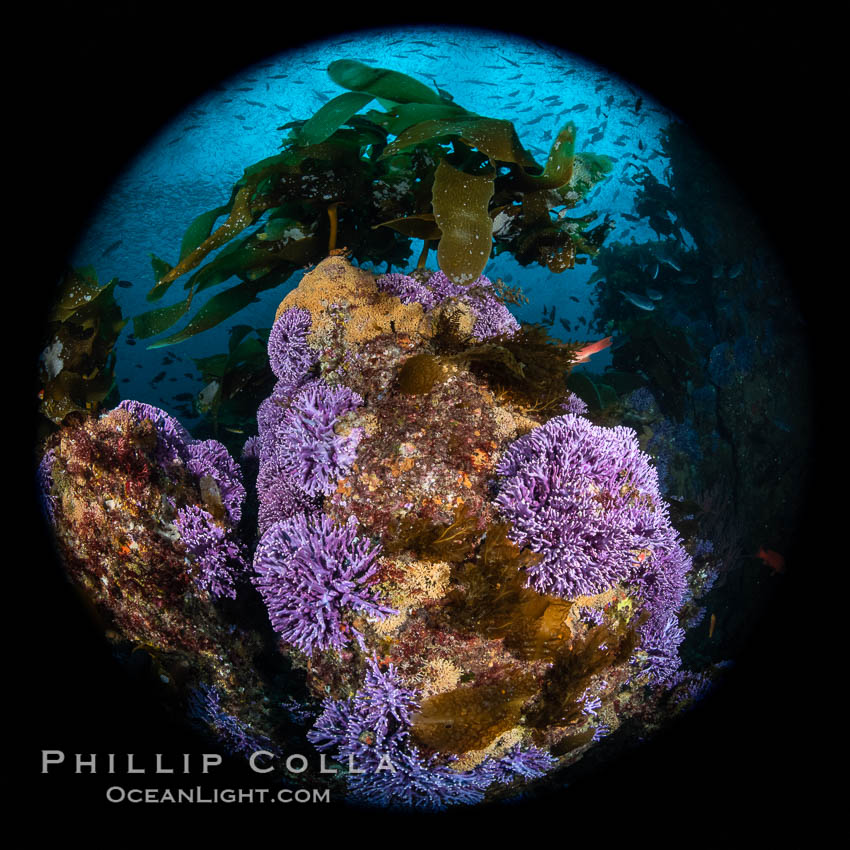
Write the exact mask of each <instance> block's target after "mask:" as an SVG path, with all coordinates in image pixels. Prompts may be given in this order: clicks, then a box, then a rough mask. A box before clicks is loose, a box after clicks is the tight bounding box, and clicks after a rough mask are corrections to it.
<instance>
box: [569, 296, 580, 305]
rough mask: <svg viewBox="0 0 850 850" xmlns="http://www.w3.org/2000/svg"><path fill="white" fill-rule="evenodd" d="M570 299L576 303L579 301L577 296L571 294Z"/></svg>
mask: <svg viewBox="0 0 850 850" xmlns="http://www.w3.org/2000/svg"><path fill="white" fill-rule="evenodd" d="M570 301H575V302H576V304H578V303H579V299H578V298H576V296H575V295H571V296H570Z"/></svg>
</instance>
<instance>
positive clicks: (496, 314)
mask: <svg viewBox="0 0 850 850" xmlns="http://www.w3.org/2000/svg"><path fill="white" fill-rule="evenodd" d="M469 303H470V305H471V306H472V312H473V315H474V316H475V324H474V326H473V328H472V335H473V336H475V337H477V338H478V339H480V340H485V339H491V338H492V337H494V336H501V335H502V334H507V335H508V336H513V335H514V334H515V333H516V332H517V331H518V330H519V322H518V321H517V320H516V319H515V318H514V315H513V313H511V311H510V310H508V308H507V307H505V305H504V304H502V302H501V301H499V300H498V299H497V298H496V296H495V295H492V294H491V293H489V292H485V293H482V294H481V295H479V296H478V297H476V298H471V297H470V298H469Z"/></svg>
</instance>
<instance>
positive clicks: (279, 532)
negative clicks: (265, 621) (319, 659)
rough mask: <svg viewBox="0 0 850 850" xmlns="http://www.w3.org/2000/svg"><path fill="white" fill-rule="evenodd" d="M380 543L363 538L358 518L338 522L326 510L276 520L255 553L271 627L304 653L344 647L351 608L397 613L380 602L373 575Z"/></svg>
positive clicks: (369, 612) (378, 614) (381, 615)
mask: <svg viewBox="0 0 850 850" xmlns="http://www.w3.org/2000/svg"><path fill="white" fill-rule="evenodd" d="M380 551H381V547H380V545H379V544H373V543H372V542H371V541H370V540H368V539H366V538H363V537H358V535H357V520H356V519H355V518H354V517H350V518H349V520H348V522H347V523H346V524H345V525H337V524H336V523H335V522H333V520H331V519H330V518H329V517H327V516H326V515H325V514H319V515H308V514H297V515H296V516H294V517H291V518H290V519H285V520H281V521H280V522H276V523H275V524H274V525H272V526H271V527H270V528H269V529H268V531H266V533H265V534H264V535H263V537H262V539H261V540H260V543H259V545H258V546H257V551H256V553H255V554H254V570H255V572H256V573H257V578H255V580H254V582H255V584H256V586H257V588H258V589H259V591H260V593H261V595H262V597H263V600H264V601H265V604H266V608H267V609H268V613H269V619H270V620H271V623H272V626H273V627H274V629H275V631H277V632H278V634H280V636H281V637H282V638H283V639H284V640H286V641H288V642H289V643H291V644H294V645H295V646H296V647H298V649H300V650H301V651H302V652H305V653H308V654H312V653H313V651H314V650H317V649H327V648H329V647H333V648H335V649H341V648H342V647H343V646H344V645H345V644H346V643H347V641H348V638H349V636H350V635H349V634H347V633H346V631H344V627H345V628H347V629H348V631H349V632H350V634H352V635H353V636H354V637H355V639H356V640H357V641H358V642H359V643H361V645H362V643H363V638H362V637H361V635H360V633H359V632H358V631H357V630H356V629H354V628H353V627H350V626H347V624H346V622H345V616H346V614H347V613H348V612H349V611H357V612H359V613H361V614H364V615H366V616H371V617H377V618H378V619H383V618H384V617H385V616H387V615H388V614H394V613H395V611H394V610H393V609H392V608H388V607H387V606H385V605H382V604H381V603H380V602H379V601H378V594H377V591H376V590H375V589H374V588H372V587H371V586H370V585H371V583H372V582H371V579H372V577H373V576H374V574H375V572H376V570H377V558H378V555H379V554H380Z"/></svg>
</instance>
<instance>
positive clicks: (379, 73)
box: [328, 59, 445, 105]
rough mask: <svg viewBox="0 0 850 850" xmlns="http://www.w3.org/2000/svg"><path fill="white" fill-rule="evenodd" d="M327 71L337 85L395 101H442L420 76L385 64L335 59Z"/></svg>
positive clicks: (441, 103)
mask: <svg viewBox="0 0 850 850" xmlns="http://www.w3.org/2000/svg"><path fill="white" fill-rule="evenodd" d="M328 75H329V76H330V78H331V79H332V80H333V81H334V82H335V83H336V84H337V85H339V86H342V87H343V88H344V89H349V90H351V91H359V92H368V93H369V94H371V95H373V96H374V97H377V98H382V99H384V100H390V101H394V102H395V103H434V104H440V105H444V104H445V101H443V99H442V98H441V97H440V96H439V95H438V94H437V93H436V92H434V91H432V90H431V89H430V88H428V86H426V85H425V84H424V83H420V82H419V80H415V79H413V77H408V76H407V74H402V73H400V72H399V71H391V70H389V69H388V68H370V67H369V66H368V65H364V64H363V62H358V61H357V60H355V59H337V60H336V61H334V62H331V64H330V65H328Z"/></svg>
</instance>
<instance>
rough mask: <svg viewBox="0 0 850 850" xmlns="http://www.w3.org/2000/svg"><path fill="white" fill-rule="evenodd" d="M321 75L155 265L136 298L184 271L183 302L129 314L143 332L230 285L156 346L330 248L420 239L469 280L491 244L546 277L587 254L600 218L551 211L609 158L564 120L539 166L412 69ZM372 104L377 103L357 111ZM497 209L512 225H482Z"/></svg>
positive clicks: (382, 255) (192, 330) (510, 134)
mask: <svg viewBox="0 0 850 850" xmlns="http://www.w3.org/2000/svg"><path fill="white" fill-rule="evenodd" d="M328 74H329V76H330V78H331V80H333V81H334V82H335V83H337V84H338V85H340V86H341V87H343V88H344V89H347V91H346V92H344V93H342V94H340V95H338V96H337V97H335V98H333V99H331V100H329V101H328V102H327V103H325V104H324V105H323V106H322V107H321V108H320V109H319V110H318V111H317V112H316V113H315V114H314V115H313V116H312V117H310V118H308V119H306V120H299V121H291V122H289V123H287V124H285V125H283V127H281V128H280V129H282V130H287V131H289V135H288V136H287V137H286V138H285V139H284V141H283V149H282V150H281V152H280V153H278V154H275V155H274V156H270V157H267V158H265V159H263V160H261V161H259V162H257V163H254V164H253V165H249V166H248V167H247V168H245V170H244V173H243V175H242V177H241V178H240V179H239V180H238V181H237V182H236V184H235V185H234V186H233V187H232V190H231V193H230V198H229V200H228V202H227V203H226V204H223V205H221V206H218V207H215V208H213V209H211V210H208V211H206V212H203V213H201V214H200V215H198V216H197V217H196V218H195V219H194V220H193V221H192V222H191V223H190V225H189V227H188V228H187V230H186V232H185V234H184V236H183V239H182V241H181V245H180V252H179V257H178V259H177V263H176V264H175V265H174V266H173V267H172V266H171V265H169V264H168V263H165V262H163V261H161V260H158V261H157V262H156V263H155V264H154V268H155V275H156V283H155V285H154V287H153V289H152V290H151V291H150V292H149V293H148V299H149V300H151V301H156V300H158V299H160V298H162V297H163V295H164V294H165V293H166V292H167V291H168V289H169V288H170V286H171V284H172V283H173V282H174V281H175V280H177V279H178V278H181V277H184V276H185V277H186V281H185V283H184V288H185V289H186V290H188V295H187V297H186V299H185V302H184V305H183V306H180V307H178V306H176V305H170V306H169V307H167V308H164V309H163V308H159V309H158V310H157V311H151V312H150V314H147V315H145V316H144V318H141V317H139V321H138V322H137V326H138V328H139V330H140V332H141V333H142V334H144V336H145V337H147V336H150V335H153V334H156V333H164V332H165V331H167V330H168V328H169V327H171V325H173V324H174V323H176V322H177V321H178V320H179V319H180V318H181V317H182V316H184V315H185V314H186V312H188V310H189V307H190V306H191V302H192V298H193V296H194V295H195V294H197V293H198V292H202V291H203V290H204V289H208V288H210V287H215V286H220V285H222V284H224V283H226V282H227V281H228V280H230V279H231V278H234V277H236V278H238V279H239V280H240V281H241V284H237V285H236V286H234V287H231V289H230V290H228V293H229V294H227V293H223V297H222V298H220V299H219V298H218V297H217V296H216V297H215V298H214V299H212V301H210V302H208V303H207V304H205V305H203V306H202V307H201V308H200V309H201V311H203V316H200V315H196V316H195V317H194V318H192V319H190V321H189V324H188V325H187V326H186V327H185V328H184V329H183V330H182V331H179V332H177V333H172V334H171V335H170V336H168V337H166V338H164V339H161V340H159V341H157V342H156V343H154V346H155V347H161V346H165V345H173V344H176V343H178V342H182V341H183V340H185V339H188V338H189V337H191V336H193V335H194V334H196V333H200V332H202V331H204V330H208V329H209V328H211V327H214V326H215V325H216V324H218V323H220V322H221V321H224V320H226V319H228V318H229V317H230V316H232V315H234V313H235V312H238V310H239V309H241V308H242V307H243V306H244V305H245V304H247V303H250V300H251V299H250V298H249V297H248V295H249V294H250V291H251V289H250V286H248V284H249V283H250V282H252V281H253V282H256V283H257V284H258V286H257V290H256V291H257V292H259V291H263V290H265V289H269V288H272V287H273V286H276V285H278V284H279V283H281V282H283V281H285V280H286V279H287V278H288V277H289V276H290V275H291V274H292V273H293V272H294V271H295V270H296V269H297V268H298V267H306V266H310V265H313V264H315V263H317V262H319V261H321V260H322V259H324V257H325V256H326V255H327V253H328V251H329V250H330V249H331V248H333V247H335V246H337V245H338V246H341V247H342V248H345V249H346V250H347V251H348V253H349V256H350V257H351V258H352V259H353V260H354V261H356V262H359V263H373V264H377V263H386V264H387V267H388V269H389V268H392V266H394V265H395V266H403V265H405V264H406V261H407V260H408V258H409V257H410V252H411V249H410V240H411V239H414V238H416V239H423V240H425V241H426V242H428V243H429V247H436V249H437V256H438V261H439V263H440V266H441V268H442V270H443V271H444V272H445V273H446V274H447V275H448V276H449V277H450V278H452V280H455V281H457V282H464V281H469V280H474V279H475V278H476V277H478V275H480V274H481V272H482V271H483V269H484V267H485V265H486V263H487V261H488V259H489V257H490V255H491V253H492V251H493V250H495V251H496V252H501V251H509V252H510V253H513V254H514V255H515V256H516V257H517V259H518V260H519V261H520V262H521V263H522V264H529V263H532V262H536V263H540V264H542V265H545V266H547V267H548V268H550V269H551V270H552V271H555V272H562V271H564V270H566V269H569V268H572V267H573V266H574V264H575V263H576V262H580V261H581V259H582V257H583V256H584V255H585V254H587V255H590V256H592V255H593V254H594V253H595V252H596V251H597V250H598V248H599V245H600V244H601V240H602V239H604V237H605V235H607V232H608V229H609V226H608V225H607V223H606V224H605V225H604V226H602V227H597V228H594V229H588V225H589V224H590V222H591V221H593V220H594V219H595V218H596V216H595V215H593V214H589V215H588V216H584V217H582V218H580V219H576V220H569V219H566V218H564V217H563V210H564V209H568V208H570V207H572V206H575V204H577V203H578V202H579V201H581V200H582V199H583V198H584V197H585V196H586V194H587V192H589V191H590V189H591V188H592V187H593V185H595V184H596V182H598V180H600V179H603V177H604V176H605V174H607V171H608V170H609V168H610V163H609V162H608V161H607V160H606V159H605V158H604V157H598V156H595V155H593V154H585V153H578V154H577V153H575V152H574V139H575V127H574V125H573V124H567V125H566V126H565V127H563V128H562V129H561V130H560V132H559V134H558V136H557V138H556V139H555V142H553V144H552V148H551V151H550V153H549V157H548V158H547V161H546V164H545V166H544V167H542V168H541V166H539V165H538V164H537V163H536V162H535V160H534V158H533V157H532V156H531V154H529V152H528V151H527V150H526V149H525V148H524V147H523V145H522V143H521V142H520V139H519V136H518V135H517V132H516V129H515V128H514V125H513V123H512V122H511V121H510V120H507V119H505V118H499V117H496V118H494V117H487V116H482V115H478V114H476V113H473V112H470V111H469V110H466V109H464V108H463V107H462V106H460V105H459V104H457V103H454V101H453V100H452V99H451V97H450V96H449V95H447V94H446V93H445V92H435V91H434V90H433V89H431V88H430V87H429V86H427V85H425V84H423V83H421V82H419V81H418V80H416V79H414V78H413V77H410V76H408V75H406V74H401V73H399V72H396V71H393V70H390V69H385V68H372V67H369V66H368V65H365V64H364V63H362V62H358V61H355V60H350V59H339V60H336V61H335V62H332V63H331V64H330V66H329V68H328ZM372 100H376V101H377V104H378V105H379V107H380V108H372V109H369V110H367V111H366V112H361V110H363V109H364V108H365V107H366V106H368V104H369V102H370V101H372ZM391 137H394V138H391ZM556 208H557V209H558V210H559V213H558V216H557V217H556V218H555V219H553V217H552V213H553V211H554V210H556ZM330 210H334V211H335V212H334V214H333V216H331V215H329V211H330ZM222 217H223V220H221V219H222ZM505 217H507V218H509V219H511V227H510V228H502V227H499V228H496V229H495V230H494V222H496V221H498V222H499V223H504V222H503V219H505ZM257 224H259V225H260V228H259V230H256V231H255V232H253V233H251V234H250V235H247V236H246V235H244V234H245V231H246V229H247V228H249V227H251V226H252V225H257ZM431 243H434V244H433V245H432V244H431ZM426 251H427V248H426ZM216 252H217V253H216ZM214 253H215V256H214V258H213V259H209V258H210V256H211V255H213V254H214ZM423 256H425V255H424V254H423ZM420 260H421V258H420ZM184 307H185V309H184ZM152 347H153V346H152Z"/></svg>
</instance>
